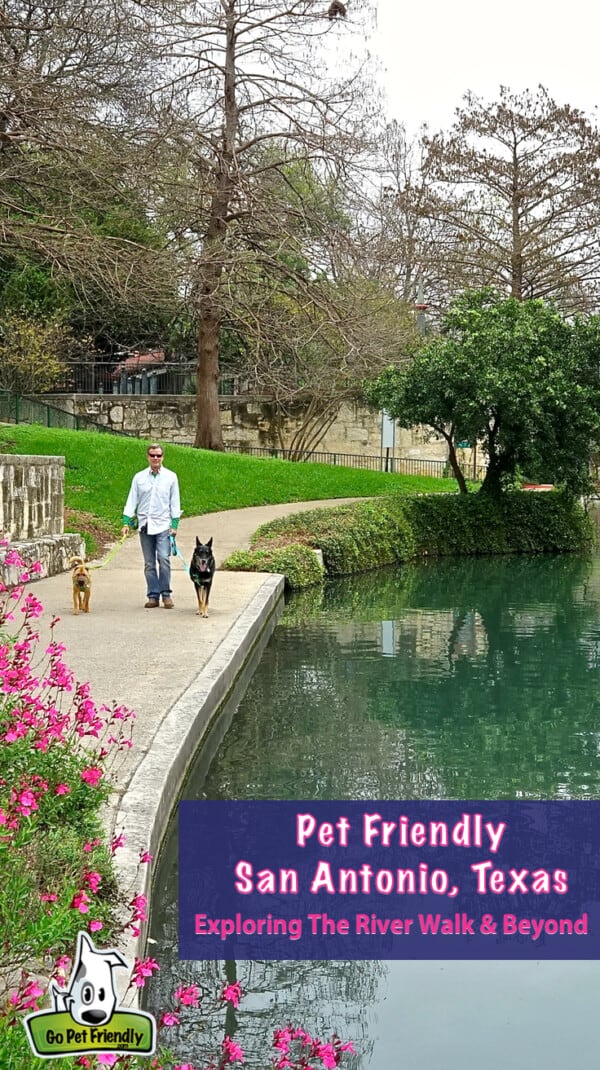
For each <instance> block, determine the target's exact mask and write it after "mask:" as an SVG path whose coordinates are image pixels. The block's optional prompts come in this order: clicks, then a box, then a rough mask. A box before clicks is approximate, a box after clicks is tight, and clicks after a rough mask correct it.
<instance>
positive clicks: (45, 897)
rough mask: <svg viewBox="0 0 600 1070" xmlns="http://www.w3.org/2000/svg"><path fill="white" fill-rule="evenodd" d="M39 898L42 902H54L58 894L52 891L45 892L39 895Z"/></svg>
mask: <svg viewBox="0 0 600 1070" xmlns="http://www.w3.org/2000/svg"><path fill="white" fill-rule="evenodd" d="M40 899H41V900H42V903H56V900H57V899H58V896H57V895H54V892H46V893H45V894H44V895H41V896H40Z"/></svg>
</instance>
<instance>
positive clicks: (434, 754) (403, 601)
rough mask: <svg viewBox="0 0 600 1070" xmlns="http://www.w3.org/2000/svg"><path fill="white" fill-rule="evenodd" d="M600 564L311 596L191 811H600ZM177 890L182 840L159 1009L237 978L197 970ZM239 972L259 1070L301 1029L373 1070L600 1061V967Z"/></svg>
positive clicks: (194, 1049)
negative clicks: (299, 806)
mask: <svg viewBox="0 0 600 1070" xmlns="http://www.w3.org/2000/svg"><path fill="white" fill-rule="evenodd" d="M599 564H600V561H599V559H594V560H593V561H588V560H582V559H578V558H568V557H556V558H544V559H510V558H507V559H499V560H493V559H492V560H490V559H483V560H479V559H477V560H476V559H473V560H462V561H442V562H432V563H426V564H423V565H420V566H415V567H414V568H410V569H406V570H403V571H402V572H389V573H373V574H371V575H369V576H365V577H360V578H352V579H349V580H346V581H339V582H338V583H336V584H335V585H332V586H331V587H330V588H328V589H326V590H325V591H321V590H320V589H319V590H316V591H309V592H306V593H305V594H304V595H302V596H298V597H297V598H295V599H294V600H293V601H292V602H291V603H290V604H289V606H288V608H287V610H286V613H285V617H284V619H283V620H282V622H281V624H280V625H279V626H278V627H277V629H276V630H275V633H274V635H273V637H272V639H271V642H270V643H269V646H268V648H267V650H266V651H265V654H264V656H263V659H262V662H261V664H260V666H259V669H258V671H257V673H256V675H255V677H254V679H253V680H252V683H251V686H250V688H249V690H248V693H247V694H246V696H245V698H244V700H243V702H242V703H241V704H240V707H239V709H238V710H237V712H236V714H235V717H234V718H233V721H232V723H231V726H230V728H229V730H228V732H227V734H226V736H225V738H224V740H223V742H222V743H221V745H220V747H219V749H218V751H217V753H216V755H215V757H214V759H213V760H212V762H211V765H210V768H209V769H208V770H207V769H206V768H205V767H204V766H205V764H206V760H205V758H203V759H201V762H200V764H199V765H198V767H197V768H196V769H195V770H193V771H192V775H191V776H190V780H189V783H188V785H187V787H186V790H185V797H186V798H240V799H243V798H248V799H251V798H252V799H269V798H270V799H273V798H282V799H306V800H310V799H327V798H355V799H365V800H367V799H370V798H389V799H399V798H405V799H413V798H414V799H419V798H420V799H434V798H449V799H469V798H470V799H475V798H525V797H526V798H562V797H572V798H597V797H598V794H599V787H600V785H599V770H598V760H597V758H598V744H599V729H600V721H599V717H598V713H599V709H598V704H599V702H600V698H599V697H598V687H597V684H598V658H599V651H600V645H599V644H600V568H599ZM176 876H177V874H176V844H175V839H174V835H171V837H170V838H169V840H168V843H167V847H166V850H165V852H164V855H163V859H162V863H161V867H160V869H159V872H158V874H157V889H156V893H155V896H156V897H157V898H158V900H159V901H160V903H161V908H160V911H159V913H157V914H156V916H155V917H154V919H153V930H152V936H153V938H154V939H156V940H157V941H158V946H157V947H156V948H153V952H154V951H156V953H157V957H159V958H160V959H161V960H166V962H165V965H163V970H162V975H161V977H162V979H161V982H160V988H162V990H163V991H162V996H160V995H159V996H158V997H157V999H156V1001H155V1002H156V1005H157V1006H158V1005H160V1004H161V1001H162V1002H163V1003H164V996H165V995H166V994H167V993H168V991H169V990H170V989H171V988H172V987H174V985H172V984H171V983H170V982H169V976H168V975H169V970H168V969H167V968H166V967H167V964H168V965H169V968H170V969H171V970H172V971H173V976H174V977H180V976H181V975H183V976H185V978H186V979H187V981H188V982H191V981H192V980H195V981H197V980H198V977H200V978H207V977H209V976H211V975H215V972H216V973H217V974H218V975H219V976H222V969H223V967H222V965H221V966H219V965H217V966H215V964H208V965H207V964H201V963H184V964H181V965H180V964H179V963H178V962H177V956H176V950H175V948H176V939H177V925H176V921H177V916H176V915H177V907H176ZM229 968H230V969H232V968H235V969H236V970H239V974H240V977H241V979H242V980H243V983H244V986H245V987H246V988H247V989H248V990H249V992H250V996H249V998H248V999H246V1000H245V1001H244V1004H243V1005H242V1007H241V1008H240V1011H239V1012H238V1021H239V1023H241V1024H240V1040H241V1039H242V1036H243V1042H244V1044H245V1045H246V1046H247V1047H248V1048H249V1050H250V1065H251V1066H256V1067H258V1066H259V1065H261V1066H264V1065H265V1062H267V1061H268V1060H266V1059H265V1058H264V1053H265V1050H266V1049H267V1048H268V1040H267V1039H266V1038H268V1037H269V1036H270V1032H271V1030H272V1028H274V1027H275V1026H276V1025H280V1024H281V1023H282V1022H284V1021H286V1020H288V1019H290V1018H291V1019H293V1020H295V1021H302V1022H303V1023H304V1024H306V1026H307V1027H308V1028H311V1029H313V1030H315V1031H317V1032H323V1031H324V1030H325V1029H326V1028H328V1027H331V1028H336V1029H337V1030H338V1031H339V1032H340V1033H341V1034H342V1035H344V1036H352V1037H353V1038H355V1039H357V1041H358V1042H359V1043H358V1045H357V1046H358V1050H359V1056H358V1057H357V1060H356V1066H357V1067H358V1066H360V1068H361V1070H375V1068H378V1070H379V1068H382V1067H384V1066H388V1065H391V1064H392V1063H393V1064H394V1065H395V1064H396V1063H401V1064H402V1066H404V1067H415V1068H416V1067H419V1068H421V1067H423V1066H429V1065H435V1064H437V1063H443V1064H444V1065H445V1066H447V1067H450V1068H451V1070H454V1068H456V1070H458V1068H459V1067H460V1068H461V1070H462V1068H464V1067H465V1066H470V1065H474V1066H476V1065H480V1063H481V1064H483V1063H484V1062H485V1065H486V1067H490V1068H494V1070H495V1068H496V1067H497V1068H498V1070H499V1068H500V1067H501V1066H502V1067H504V1065H505V1063H506V1062H507V1061H508V1060H509V1059H510V1061H511V1064H512V1066H513V1067H523V1068H525V1066H527V1067H530V1066H531V1065H532V1064H533V1065H540V1066H541V1065H543V1066H544V1067H546V1068H547V1070H550V1068H556V1070H558V1067H559V1066H560V1067H562V1066H563V1065H564V1063H565V1061H566V1059H567V1058H569V1059H570V1060H571V1061H572V1060H573V1056H574V1053H575V1052H576V1051H579V1052H580V1053H581V1054H585V1053H586V1052H587V1050H588V1049H589V1047H590V1046H591V1043H592V1036H591V1025H590V1024H589V1023H590V1022H591V1021H593V1016H592V1000H593V1001H594V1004H593V1005H594V1007H595V1002H596V1001H595V996H596V992H597V990H598V988H599V987H600V973H599V970H598V967H597V965H596V964H595V963H587V964H586V963H562V964H559V963H545V964H544V965H543V966H541V965H536V964H533V963H439V964H438V963H402V962H399V963H371V962H368V963H339V962H332V963H329V962H328V963H315V962H307V963H294V964H289V963H240V964H237V966H235V967H234V966H233V965H232V964H230V966H229ZM517 993H518V995H517ZM237 1024H238V1023H237V1022H234V1023H233V1025H234V1027H236V1026H237ZM231 1025H232V1023H231V1022H228V1023H227V1027H228V1028H231ZM224 1026H225V1023H224V1021H223V1013H222V1012H221V1013H220V1014H219V1015H218V1016H217V1017H216V1018H215V1020H214V1022H212V1023H211V1024H210V1027H209V1031H208V1033H207V1034H205V1037H204V1040H200V1039H199V1036H198V1027H197V1023H195V1024H194V1025H192V1026H190V1027H189V1029H188V1031H187V1035H186V1034H185V1033H184V1034H183V1035H182V1036H180V1040H179V1041H178V1047H177V1052H178V1055H179V1056H180V1057H181V1058H182V1061H192V1062H197V1061H199V1059H200V1056H199V1053H200V1055H201V1054H202V1051H203V1050H206V1043H205V1042H206V1041H207V1040H208V1039H209V1038H211V1039H214V1038H216V1037H218V1036H219V1035H220V1036H221V1037H222V1035H223V1032H222V1030H223V1028H224ZM399 1053H400V1056H401V1057H399Z"/></svg>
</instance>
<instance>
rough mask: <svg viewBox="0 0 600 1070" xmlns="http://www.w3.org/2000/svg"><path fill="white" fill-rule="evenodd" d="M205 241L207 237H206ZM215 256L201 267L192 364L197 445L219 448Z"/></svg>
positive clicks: (219, 269)
mask: <svg viewBox="0 0 600 1070" xmlns="http://www.w3.org/2000/svg"><path fill="white" fill-rule="evenodd" d="M207 244H208V241H207ZM215 254H216V255H215V259H214V260H211V261H209V262H208V263H205V264H204V265H203V267H202V269H201V276H202V282H201V289H200V313H199V324H198V365H197V368H196V437H195V439H194V446H195V447H196V448H197V449H205V450H223V449H224V448H225V446H224V443H223V433H222V430H221V410H220V408H219V338H220V334H221V312H220V309H219V283H220V280H221V275H222V272H223V264H222V262H221V263H219V250H218V246H217V248H216V249H215Z"/></svg>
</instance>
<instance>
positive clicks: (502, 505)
mask: <svg viewBox="0 0 600 1070" xmlns="http://www.w3.org/2000/svg"><path fill="white" fill-rule="evenodd" d="M592 544H593V528H592V524H591V521H590V519H589V517H588V516H587V515H586V513H585V510H584V509H583V508H582V507H581V505H580V504H579V503H578V502H577V501H575V500H574V499H573V498H572V497H570V496H568V495H566V494H563V493H560V492H550V493H544V494H531V493H524V492H520V491H515V492H513V493H509V494H505V495H503V496H502V497H501V498H499V499H493V498H490V497H487V496H485V495H481V494H473V495H443V496H441V495H422V496H420V497H404V496H401V495H394V496H390V497H385V498H378V499H377V500H371V501H366V502H356V503H354V504H352V505H344V506H337V507H333V508H329V509H312V510H310V511H307V512H305V513H296V514H295V515H293V516H290V517H284V518H282V519H279V520H275V521H273V522H272V523H270V524H264V525H263V526H262V527H260V528H258V530H257V532H256V533H255V535H254V538H253V540H252V544H251V548H250V550H249V551H244V552H238V553H235V554H232V555H231V557H229V558H228V559H227V560H226V561H225V562H224V564H223V568H225V569H230V570H234V571H235V570H238V571H239V570H245V571H254V572H271V571H277V572H283V573H284V575H285V576H286V581H287V586H288V587H290V588H300V587H307V586H310V585H311V584H314V583H318V582H320V580H321V579H322V578H323V574H322V571H321V570H316V569H314V567H308V564H307V565H306V566H305V565H304V561H306V562H307V563H308V560H309V559H308V557H306V558H303V557H301V549H302V547H310V548H311V549H320V550H321V551H322V553H323V561H324V566H325V574H326V575H328V576H341V575H349V574H351V573H354V572H363V571H364V570H365V569H373V568H381V567H382V566H384V565H392V564H397V563H399V562H402V561H408V560H410V559H411V558H414V557H421V556H446V555H477V554H482V555H483V554H513V553H517V554H519V553H572V552H576V551H584V550H589V549H590V548H591V546H592ZM311 556H313V555H311ZM288 562H289V563H288ZM301 562H302V564H301Z"/></svg>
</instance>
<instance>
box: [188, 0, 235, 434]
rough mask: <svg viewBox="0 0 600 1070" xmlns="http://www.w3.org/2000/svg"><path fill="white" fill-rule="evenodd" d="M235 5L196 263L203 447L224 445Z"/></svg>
mask: <svg viewBox="0 0 600 1070" xmlns="http://www.w3.org/2000/svg"><path fill="white" fill-rule="evenodd" d="M235 5H236V0H222V6H223V7H224V10H225V19H226V38H225V40H226V44H225V65H224V70H223V101H224V103H223V108H224V111H223V127H222V134H221V136H222V145H221V148H220V151H219V153H218V163H217V165H216V168H215V176H214V177H215V188H214V193H213V196H212V202H211V210H210V218H209V222H208V228H207V231H206V237H205V241H204V250H203V252H204V255H203V260H202V266H201V268H200V287H199V289H200V312H199V321H198V367H197V372H196V438H195V440H194V446H196V448H197V449H207V450H223V449H224V448H225V446H224V443H223V433H222V430H221V412H220V409H219V341H220V335H221V319H222V312H221V302H220V287H221V280H222V276H223V271H224V268H225V257H226V250H225V237H226V233H227V225H228V224H227V215H228V211H229V204H230V201H231V193H232V183H233V163H234V158H235V143H236V137H237V131H238V121H239V114H238V108H237V101H236V71H235V62H236V35H235Z"/></svg>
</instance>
